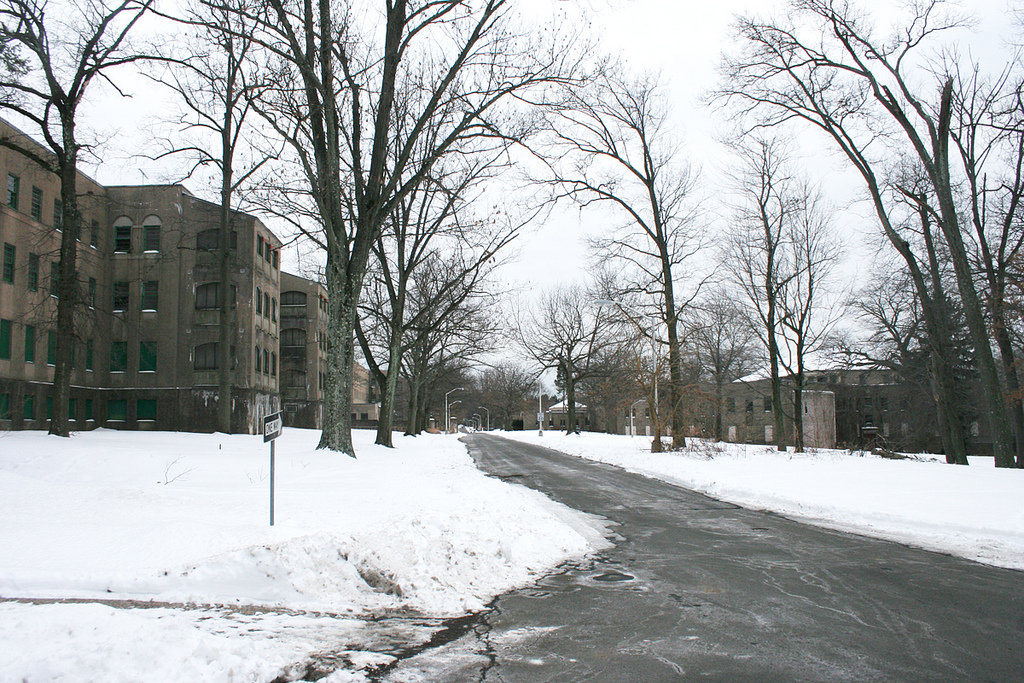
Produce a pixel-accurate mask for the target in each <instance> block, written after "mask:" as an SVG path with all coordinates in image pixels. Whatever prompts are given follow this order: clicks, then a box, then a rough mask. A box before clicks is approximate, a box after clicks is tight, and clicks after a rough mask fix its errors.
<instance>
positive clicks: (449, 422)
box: [444, 387, 466, 434]
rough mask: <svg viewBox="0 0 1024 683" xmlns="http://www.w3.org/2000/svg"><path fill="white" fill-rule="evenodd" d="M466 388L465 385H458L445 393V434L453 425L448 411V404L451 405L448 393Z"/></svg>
mask: <svg viewBox="0 0 1024 683" xmlns="http://www.w3.org/2000/svg"><path fill="white" fill-rule="evenodd" d="M465 390H466V389H465V387H456V388H455V389H452V390H451V391H446V392H445V394H444V431H445V434H447V433H448V429H449V426H450V425H451V416H450V415H449V413H448V405H449V404H448V395H449V394H451V393H452V392H453V391H465ZM456 403H457V401H456ZM453 405H454V404H453Z"/></svg>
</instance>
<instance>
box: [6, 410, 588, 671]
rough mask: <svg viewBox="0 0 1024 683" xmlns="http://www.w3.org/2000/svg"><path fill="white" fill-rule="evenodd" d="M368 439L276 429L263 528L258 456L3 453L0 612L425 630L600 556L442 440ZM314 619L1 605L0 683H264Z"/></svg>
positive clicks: (33, 443)
mask: <svg viewBox="0 0 1024 683" xmlns="http://www.w3.org/2000/svg"><path fill="white" fill-rule="evenodd" d="M373 436H374V435H373V433H372V432H368V431H357V432H356V433H355V434H354V438H355V440H356V447H357V451H358V453H359V459H357V460H353V459H351V458H348V457H346V456H343V455H339V454H336V453H329V452H324V451H317V450H316V449H315V446H316V442H317V439H318V438H319V432H314V431H308V430H297V429H286V430H285V431H284V434H283V435H282V436H281V438H279V439H278V441H277V463H276V515H275V526H273V527H271V526H269V470H270V456H269V444H264V443H263V440H262V437H253V436H239V435H236V436H227V435H222V434H214V435H202V434H176V433H147V432H116V431H106V430H98V431H94V432H89V433H84V434H80V435H77V436H75V437H74V438H71V439H60V438H57V437H52V436H48V435H46V434H43V433H40V432H11V433H6V434H2V435H0V501H3V504H2V505H0V596H3V597H5V598H35V599H41V598H91V599H96V598H102V599H104V600H118V599H131V600H145V601H157V602H189V603H203V604H215V605H260V606H263V607H267V606H270V607H279V608H288V609H292V610H294V609H300V610H307V611H313V610H316V611H320V612H330V613H333V614H335V615H337V614H349V615H351V616H352V617H365V616H367V615H368V614H375V613H381V612H384V611H387V612H389V613H394V612H395V611H399V612H402V613H414V614H422V615H429V616H433V617H441V616H451V615H458V614H463V613H465V612H467V611H473V610H479V609H482V608H483V607H484V606H485V605H486V603H487V602H489V601H490V599H491V598H492V597H493V596H495V595H497V594H499V593H502V592H505V591H507V590H510V589H512V588H514V587H517V586H522V585H526V584H528V583H530V582H532V581H533V580H534V579H536V578H537V577H538V576H540V575H542V574H544V573H547V572H549V571H550V570H551V569H553V568H554V567H556V566H557V565H559V564H560V563H562V562H564V561H566V560H567V559H570V558H573V557H579V556H582V555H585V554H586V553H589V552H591V551H594V550H596V549H599V548H603V547H607V545H608V541H607V540H606V539H605V537H604V534H605V526H604V523H603V522H602V521H600V520H598V519H596V518H594V517H591V516H588V515H585V514H583V513H580V512H577V511H575V510H571V509H569V508H566V507H564V506H562V505H560V504H557V503H554V502H552V501H551V500H549V499H547V498H546V497H544V496H542V495H541V494H539V493H536V492H534V491H531V490H529V489H526V488H524V487H521V486H516V485H511V484H507V483H505V482H502V481H499V480H496V479H492V478H489V477H486V476H484V475H483V474H482V473H480V472H479V471H478V470H477V469H476V468H475V467H474V466H473V463H472V459H471V458H470V457H469V455H468V453H467V452H466V449H465V446H464V445H463V444H461V443H459V442H458V441H457V437H455V436H444V435H424V436H420V437H417V438H405V437H398V436H396V443H395V445H396V448H395V449H387V448H383V447H379V446H375V445H373V443H372V441H373ZM316 618H317V617H315V616H313V615H307V616H303V615H290V616H289V615H284V614H281V615H275V614H270V615H267V614H264V615H263V616H261V617H260V618H259V619H258V620H256V621H257V622H258V624H259V625H252V624H248V623H247V622H244V619H243V620H242V621H241V622H240V621H239V620H240V619H242V616H240V615H239V614H237V613H234V612H217V611H216V610H199V611H185V612H182V611H177V610H161V609H143V610H115V609H112V608H110V607H105V606H103V605H95V604H89V605H82V604H63V605H35V606H32V605H25V604H16V603H0V680H21V679H22V678H24V679H25V680H29V681H33V680H47V681H48V680H74V681H79V680H103V681H111V680H142V679H146V680H168V681H199V680H202V681H235V680H245V681H250V680H251V681H263V680H272V679H273V678H275V677H276V676H278V675H280V674H281V673H282V672H283V671H284V669H285V667H286V664H287V663H288V662H291V663H294V662H296V661H300V660H301V658H302V657H305V656H306V655H307V654H308V651H309V649H310V648H311V647H313V646H314V645H311V644H310V642H313V643H314V644H315V643H316V642H317V641H318V640H322V639H323V637H322V633H323V632H324V629H323V628H321V627H316V628H314V626H315V624H313V623H312V622H313V621H314V620H315V619H316ZM276 619H280V620H285V621H287V620H289V619H291V620H293V622H294V623H290V625H289V628H288V630H289V631H294V633H293V634H292V636H294V637H281V634H280V633H276V632H274V629H272V628H268V624H269V623H271V622H273V621H274V620H276ZM254 623H255V622H254ZM330 623H331V624H333V625H334V627H335V628H336V629H337V628H342V627H344V626H345V620H344V619H337V618H334V619H332V620H330ZM362 624H363V622H359V621H353V622H351V624H349V625H348V627H347V628H348V631H346V632H348V633H349V635H348V636H346V637H341V636H338V637H337V638H336V640H339V641H345V642H348V641H351V640H353V639H354V640H356V641H358V639H359V636H358V634H355V635H353V633H354V631H358V630H359V628H362V626H361V625H362ZM300 626H301V628H300ZM342 630H345V629H344V628H342ZM310 633H319V634H320V635H318V636H316V637H313V638H310V637H309V636H310ZM239 635H245V637H244V638H240V637H239ZM346 638H347V639H348V640H346ZM33 643H35V645H33ZM154 643H160V645H159V647H157V648H156V651H154ZM253 648H257V649H259V651H260V655H259V656H258V657H255V658H254V657H252V656H251V655H252V649H253ZM132 653H134V654H132ZM359 659H361V660H362V661H363V664H364V665H365V664H366V662H367V661H370V662H373V661H376V662H378V663H379V660H380V656H377V655H374V654H373V653H370V654H368V655H366V656H361V657H359ZM147 661H148V664H147ZM132 662H134V664H132ZM154 662H156V663H155V664H154ZM172 662H178V664H177V665H172ZM154 666H155V668H154ZM153 671H160V672H162V673H161V674H160V675H159V676H158V677H157V678H153V673H152V672H153ZM268 672H269V673H268ZM339 675H340V674H339ZM336 680H345V678H343V677H337V678H336ZM353 680H359V678H358V677H357V678H356V679H353Z"/></svg>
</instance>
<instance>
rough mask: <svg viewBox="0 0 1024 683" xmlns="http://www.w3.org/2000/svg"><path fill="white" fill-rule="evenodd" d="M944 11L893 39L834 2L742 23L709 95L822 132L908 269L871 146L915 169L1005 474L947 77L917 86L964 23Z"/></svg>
mask: <svg viewBox="0 0 1024 683" xmlns="http://www.w3.org/2000/svg"><path fill="white" fill-rule="evenodd" d="M947 7H948V5H947V4H946V3H944V2H941V0H926V1H925V2H921V3H914V4H912V5H910V6H909V9H910V15H909V18H908V20H907V21H906V22H905V23H904V24H903V25H902V26H900V27H899V28H898V29H896V30H895V31H894V32H893V34H892V35H891V37H889V38H878V37H876V36H875V35H873V34H872V31H871V29H870V27H869V25H868V21H867V17H865V16H864V15H863V14H861V13H859V12H857V11H856V10H855V9H854V7H853V6H851V5H850V4H849V3H848V2H840V1H838V0H794V2H793V3H792V5H791V11H790V12H789V13H788V14H787V16H786V18H784V19H779V20H776V21H762V20H758V19H752V18H746V17H745V18H741V19H740V20H739V22H738V31H739V34H740V36H741V38H742V40H743V49H742V52H741V53H740V54H738V55H735V56H732V57H728V58H727V59H726V60H725V63H724V66H723V70H724V75H725V85H724V87H723V88H722V89H721V90H719V91H718V92H717V93H716V96H717V97H718V98H720V99H721V100H723V101H726V102H732V103H734V104H735V105H736V106H737V107H738V108H739V111H740V113H741V114H751V115H756V116H758V117H760V118H759V119H758V121H759V124H758V125H763V126H777V125H783V124H787V123H789V122H792V121H802V122H805V123H809V124H811V125H812V126H814V127H816V128H817V129H818V130H820V131H821V132H823V133H824V134H825V135H826V136H827V138H829V139H830V140H831V141H832V142H833V143H834V144H835V146H836V147H837V149H838V150H839V151H840V152H842V154H843V155H845V156H846V157H847V159H848V160H849V161H850V163H851V164H852V165H853V167H854V168H855V169H856V170H857V172H858V173H859V174H860V175H861V178H862V179H863V180H864V183H865V187H866V189H867V191H868V193H869V195H870V197H871V200H872V203H873V205H874V208H875V213H876V215H877V217H878V219H879V222H880V223H881V225H882V229H883V231H884V233H885V235H886V236H887V237H888V239H889V240H890V242H891V243H892V245H893V246H894V247H895V248H896V250H897V251H898V252H899V253H900V254H901V255H902V256H903V257H904V259H905V260H906V261H907V263H908V265H910V267H911V269H912V270H913V269H914V268H916V267H917V265H916V257H915V256H914V255H913V253H912V252H911V250H910V246H909V244H908V243H907V241H906V240H905V238H904V237H903V236H902V235H901V234H900V231H899V229H898V225H897V223H898V221H897V220H894V216H893V210H894V209H893V197H892V196H891V195H890V194H888V193H887V189H889V188H888V187H887V183H886V180H887V179H886V177H885V160H884V159H879V158H878V156H877V154H878V152H876V149H879V148H881V149H882V150H883V151H884V152H885V153H887V154H888V155H889V159H890V160H891V159H893V158H896V159H906V160H907V161H908V162H909V161H910V160H913V164H914V165H916V166H917V167H918V168H919V169H920V170H921V178H922V179H923V180H924V181H925V182H926V185H925V187H924V189H925V190H926V191H925V192H924V193H923V194H921V195H919V199H920V200H921V201H922V202H923V205H922V210H924V211H926V212H927V213H928V214H929V220H930V221H932V222H933V223H934V224H935V225H936V226H937V228H938V229H939V232H940V233H941V235H942V237H943V239H944V241H945V246H946V248H947V249H948V252H949V255H950V259H951V263H952V265H953V270H954V273H955V275H956V283H957V289H958V292H959V295H960V300H961V304H962V306H963V310H964V317H965V320H966V322H967V327H968V329H969V330H970V333H971V338H972V341H973V343H974V347H975V350H976V353H977V360H978V369H979V378H980V381H981V386H982V390H983V392H982V393H983V397H984V400H985V410H986V412H987V413H988V414H989V415H990V418H991V424H992V429H993V432H994V444H993V448H994V451H995V461H996V465H997V466H999V467H1010V466H1013V465H1014V464H1015V457H1014V453H1015V448H1014V442H1013V433H1012V429H1011V423H1010V420H1009V416H1008V412H1007V408H1006V404H1005V400H1004V398H1005V395H1004V392H1003V391H1002V386H1001V383H1000V377H999V372H998V369H997V368H996V363H995V358H994V355H993V353H992V347H991V343H990V337H989V334H988V328H987V326H986V321H985V316H984V312H983V310H982V305H981V300H980V297H979V294H978V290H977V287H976V282H975V278H974V271H973V269H972V267H971V262H970V258H969V254H968V249H967V246H966V244H965V238H964V230H963V226H962V224H961V217H960V212H959V210H958V208H959V207H958V204H957V201H956V197H955V196H954V192H955V189H954V186H955V183H954V181H953V176H954V172H955V170H954V168H953V163H952V161H953V160H952V159H951V155H950V152H951V149H950V147H951V136H950V130H951V125H952V123H953V121H952V112H953V79H952V78H951V77H950V76H949V75H947V74H941V73H940V74H939V75H938V82H935V86H936V87H935V89H934V91H933V92H935V93H936V96H935V99H933V100H930V99H929V96H928V95H927V94H926V93H927V91H926V90H925V89H924V88H921V87H917V83H918V82H919V81H920V77H921V76H923V75H925V74H924V73H923V71H922V70H919V69H918V67H919V65H920V60H919V59H918V54H919V52H920V49H921V48H922V46H928V45H929V41H930V40H931V39H933V38H935V37H936V35H937V34H939V33H941V32H943V31H947V30H950V29H953V28H956V27H959V26H963V24H964V22H963V20H962V19H961V18H959V17H957V16H955V15H953V14H952V13H951V12H946V11H945V10H946V9H947ZM933 82H934V81H933ZM914 277H915V279H917V277H918V276H917V275H916V274H915V275H914Z"/></svg>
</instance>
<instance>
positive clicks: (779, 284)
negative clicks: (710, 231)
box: [723, 139, 797, 450]
mask: <svg viewBox="0 0 1024 683" xmlns="http://www.w3.org/2000/svg"><path fill="white" fill-rule="evenodd" d="M737 151H738V152H739V155H740V159H741V169H740V171H739V173H738V175H737V177H736V184H737V190H738V192H739V197H740V201H739V205H738V206H737V220H736V222H735V223H736V224H735V227H734V232H733V235H732V237H731V238H730V239H729V240H728V241H727V242H726V245H725V252H724V254H723V260H724V261H725V263H726V264H727V265H726V272H727V274H728V275H727V277H729V278H730V279H731V281H732V283H733V285H734V286H735V287H737V288H738V289H739V291H740V292H742V293H743V301H744V304H745V307H746V309H747V318H748V320H749V321H750V323H751V326H752V329H753V330H754V332H755V334H756V335H757V337H758V338H759V339H760V340H761V343H762V344H763V345H764V348H765V350H766V351H767V353H768V370H769V373H770V374H769V377H770V383H771V401H772V413H773V418H774V420H775V428H774V431H775V440H776V443H777V445H778V448H779V450H785V448H786V441H785V434H786V432H785V419H784V418H785V416H784V413H783V404H782V346H783V343H784V342H783V340H784V336H783V334H782V329H781V328H782V318H783V316H784V315H785V312H784V302H783V298H784V296H785V294H784V292H785V289H786V287H787V286H788V285H789V279H790V278H791V277H793V271H792V268H791V265H790V264H787V263H786V261H785V258H786V255H785V251H786V243H787V240H788V239H789V236H788V234H787V233H788V232H789V231H790V230H791V227H792V223H793V221H794V217H793V214H794V213H795V212H796V211H797V207H796V205H795V202H796V199H795V197H793V196H791V194H790V191H791V189H792V188H791V178H789V177H788V176H787V175H786V172H787V171H786V169H785V166H784V163H785V151H784V149H783V148H782V144H781V143H780V142H778V141H775V140H764V139H762V140H751V141H748V142H747V143H746V144H744V145H741V146H739V147H737Z"/></svg>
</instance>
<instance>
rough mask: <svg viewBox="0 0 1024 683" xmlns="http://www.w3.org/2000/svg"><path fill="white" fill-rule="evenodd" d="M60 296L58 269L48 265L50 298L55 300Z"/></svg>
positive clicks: (51, 264) (55, 266) (54, 264)
mask: <svg viewBox="0 0 1024 683" xmlns="http://www.w3.org/2000/svg"><path fill="white" fill-rule="evenodd" d="M59 294H60V268H59V267H58V266H57V264H56V263H53V262H51V263H50V296H52V297H54V298H56V297H57V296H59Z"/></svg>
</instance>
